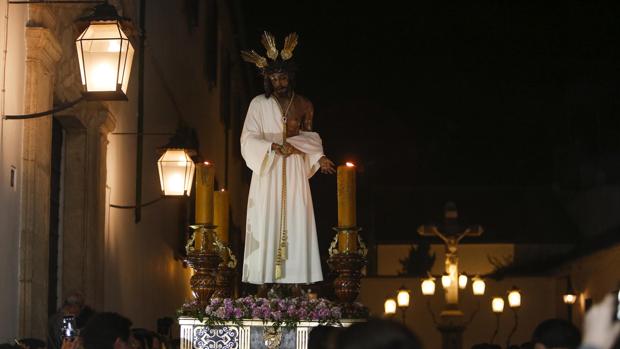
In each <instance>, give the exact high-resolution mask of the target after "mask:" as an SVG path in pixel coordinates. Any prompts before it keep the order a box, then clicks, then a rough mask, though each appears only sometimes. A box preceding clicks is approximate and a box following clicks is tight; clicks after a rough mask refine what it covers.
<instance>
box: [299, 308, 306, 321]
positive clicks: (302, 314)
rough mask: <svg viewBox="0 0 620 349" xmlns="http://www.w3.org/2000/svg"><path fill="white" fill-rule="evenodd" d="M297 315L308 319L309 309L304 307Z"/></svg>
mask: <svg viewBox="0 0 620 349" xmlns="http://www.w3.org/2000/svg"><path fill="white" fill-rule="evenodd" d="M297 315H299V318H300V319H304V320H305V319H308V311H307V310H306V309H304V308H301V309H299V311H298V312H297Z"/></svg>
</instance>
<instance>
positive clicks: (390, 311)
mask: <svg viewBox="0 0 620 349" xmlns="http://www.w3.org/2000/svg"><path fill="white" fill-rule="evenodd" d="M383 310H384V312H385V315H394V314H396V301H395V300H394V299H393V298H388V299H386V300H385V303H384V304H383Z"/></svg>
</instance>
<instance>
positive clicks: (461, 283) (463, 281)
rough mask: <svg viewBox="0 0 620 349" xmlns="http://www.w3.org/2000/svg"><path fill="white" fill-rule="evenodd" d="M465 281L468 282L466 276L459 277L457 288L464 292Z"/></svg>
mask: <svg viewBox="0 0 620 349" xmlns="http://www.w3.org/2000/svg"><path fill="white" fill-rule="evenodd" d="M467 281H468V278H467V275H465V274H461V275H459V288H460V289H461V290H464V289H465V288H466V287H467Z"/></svg>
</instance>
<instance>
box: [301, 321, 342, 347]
mask: <svg viewBox="0 0 620 349" xmlns="http://www.w3.org/2000/svg"><path fill="white" fill-rule="evenodd" d="M341 330H342V329H341V328H339V327H334V326H317V327H315V328H314V329H312V331H310V334H309V335H308V349H336V343H335V341H336V336H337V335H338V332H339V331H341Z"/></svg>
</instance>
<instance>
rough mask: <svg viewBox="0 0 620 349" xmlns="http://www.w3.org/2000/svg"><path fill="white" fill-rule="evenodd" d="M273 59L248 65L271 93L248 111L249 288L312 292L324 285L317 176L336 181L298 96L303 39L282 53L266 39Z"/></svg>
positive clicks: (244, 145) (244, 144) (309, 110)
mask: <svg viewBox="0 0 620 349" xmlns="http://www.w3.org/2000/svg"><path fill="white" fill-rule="evenodd" d="M262 42H263V45H264V46H265V48H266V49H267V56H268V57H269V59H270V60H269V61H267V58H265V57H262V56H260V55H258V54H257V53H256V52H254V51H251V52H247V51H244V52H242V56H243V58H244V60H246V61H249V62H252V63H254V64H255V65H256V66H257V67H258V68H259V69H260V71H261V73H262V75H263V77H264V87H265V93H264V94H261V95H258V96H256V97H255V98H254V99H253V100H252V102H251V103H250V106H249V108H248V112H247V115H246V119H245V123H244V126H243V130H242V134H241V154H242V156H243V158H244V160H245V162H246V164H247V166H248V167H249V168H250V169H251V170H252V181H251V184H250V193H249V196H248V208H247V218H246V229H245V233H246V235H245V251H244V259H243V275H242V281H243V282H247V283H252V284H259V285H263V284H269V283H278V284H308V283H314V282H318V281H321V280H323V273H322V271H321V261H320V257H319V247H318V240H317V233H316V224H315V220H314V209H313V205H312V196H311V193H310V184H309V179H310V177H312V176H313V175H314V174H315V173H316V171H317V170H319V169H320V170H321V172H323V173H330V174H332V173H334V172H335V169H334V164H333V162H332V161H331V160H329V159H328V158H327V157H326V156H325V155H324V153H323V146H322V141H321V138H320V137H319V134H318V133H316V132H313V131H312V120H313V113H314V108H313V106H312V103H311V102H310V101H309V100H308V99H307V98H305V97H304V96H301V95H299V94H296V93H295V90H294V87H295V66H294V64H293V62H292V61H291V60H290V58H291V57H292V51H293V49H294V47H295V45H296V43H297V35H296V34H294V33H293V34H290V35H289V36H288V37H287V38H286V40H285V44H284V48H283V49H282V51H281V52H278V50H277V49H276V47H275V46H276V45H275V39H274V38H273V36H272V35H271V34H269V33H264V34H263V37H262Z"/></svg>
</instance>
